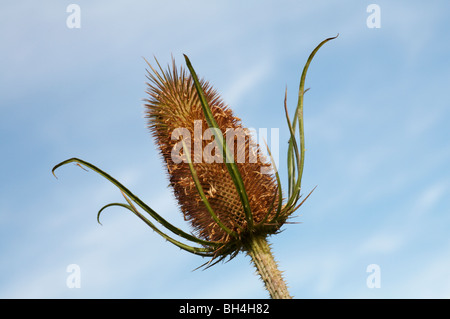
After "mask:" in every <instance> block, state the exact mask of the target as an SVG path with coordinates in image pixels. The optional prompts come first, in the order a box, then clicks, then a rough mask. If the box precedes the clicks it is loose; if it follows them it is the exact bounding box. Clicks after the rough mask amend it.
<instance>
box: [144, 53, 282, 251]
mask: <svg viewBox="0 0 450 319" xmlns="http://www.w3.org/2000/svg"><path fill="white" fill-rule="evenodd" d="M149 66H150V69H151V72H149V74H148V79H149V80H150V83H148V91H147V93H148V94H149V98H148V99H147V100H146V104H145V106H146V115H147V118H148V126H149V128H150V130H151V132H152V134H153V136H154V138H155V141H156V144H157V145H158V146H159V149H160V152H161V154H162V157H163V158H164V161H165V164H166V167H167V172H168V175H169V179H170V185H171V186H172V187H173V191H174V194H175V197H176V198H177V200H178V203H179V205H180V208H181V211H182V212H183V214H184V216H185V218H186V219H187V220H189V221H190V222H191V224H192V226H193V227H194V229H195V230H196V231H197V232H198V235H199V237H201V238H203V239H205V240H210V241H215V242H220V243H223V244H227V243H230V242H232V241H236V240H242V238H243V237H246V236H249V235H255V234H260V233H261V235H268V234H271V233H274V232H276V231H277V230H278V229H279V227H280V226H281V225H282V224H283V222H284V221H285V219H286V217H287V216H286V214H278V215H277V209H276V207H277V205H278V202H279V198H278V197H279V193H278V191H277V189H278V187H277V181H276V177H275V175H274V174H273V173H272V174H268V172H269V171H270V166H271V165H270V163H268V162H267V161H266V159H265V158H264V156H263V155H262V152H260V150H259V147H258V145H256V144H255V143H254V142H253V139H252V137H251V136H250V134H249V131H248V130H247V129H246V128H245V127H243V125H242V123H241V120H240V119H239V118H238V117H236V116H235V115H234V114H233V112H232V110H231V109H230V108H228V107H227V105H226V104H225V103H224V102H223V101H222V100H221V98H220V96H219V94H218V93H217V92H216V91H215V90H214V89H213V87H212V86H211V85H210V84H209V83H208V82H206V81H199V84H200V87H201V91H203V94H204V98H205V101H206V104H207V106H209V109H210V111H211V115H212V117H213V119H214V120H215V122H216V123H217V126H218V130H216V132H217V133H218V134H221V136H222V138H223V140H224V142H225V144H226V147H227V150H228V151H229V152H230V154H231V156H232V162H234V163H226V162H227V158H226V156H223V155H224V154H223V149H221V148H220V147H219V146H218V143H217V142H216V141H217V139H216V137H215V136H214V134H212V132H211V131H212V129H214V127H212V128H211V127H209V125H208V119H207V114H205V112H204V107H203V106H202V101H201V99H200V97H199V94H198V92H197V89H196V86H195V83H194V80H193V77H192V76H191V75H190V74H188V73H187V72H186V70H184V69H183V68H180V69H177V67H176V65H175V61H174V60H172V67H168V69H167V70H166V71H164V70H163V69H162V68H161V66H160V65H159V64H158V67H159V72H158V71H157V70H156V69H155V68H153V67H152V66H151V65H150V64H149ZM181 140H183V141H181ZM183 142H184V145H185V148H183V147H182V145H183ZM228 164H234V166H235V167H236V168H237V173H238V174H237V175H238V177H240V178H241V179H242V184H243V185H242V186H243V187H242V189H239V186H238V187H236V185H235V183H234V181H233V178H232V175H230V172H229V169H228V168H227V165H228ZM190 166H191V167H192V168H193V170H194V171H195V174H194V176H195V175H196V176H197V178H198V182H199V186H200V188H201V189H202V191H201V192H200V193H202V192H203V194H204V197H203V198H202V196H201V195H200V193H199V191H198V186H197V185H196V182H195V180H194V176H193V174H192V170H191V169H190ZM238 190H240V191H242V193H243V194H242V193H241V195H242V196H240V193H239V192H238ZM241 197H243V198H241ZM245 200H247V202H248V204H246V203H245ZM205 201H206V202H207V203H209V205H208V204H206V205H205ZM243 201H244V203H243ZM246 206H247V207H246ZM246 209H248V213H247V215H246ZM211 211H212V212H213V214H215V216H216V218H215V217H214V215H213V214H212V212H211ZM276 215H277V216H276ZM249 216H250V218H248V217H249ZM217 221H220V223H219V222H217Z"/></svg>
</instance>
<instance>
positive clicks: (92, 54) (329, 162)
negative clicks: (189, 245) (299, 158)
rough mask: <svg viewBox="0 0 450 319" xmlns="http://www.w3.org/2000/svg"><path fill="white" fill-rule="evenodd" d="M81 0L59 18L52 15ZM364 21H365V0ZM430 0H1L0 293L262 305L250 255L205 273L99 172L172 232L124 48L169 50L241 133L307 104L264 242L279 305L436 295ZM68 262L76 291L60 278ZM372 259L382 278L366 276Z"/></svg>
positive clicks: (135, 75)
mask: <svg viewBox="0 0 450 319" xmlns="http://www.w3.org/2000/svg"><path fill="white" fill-rule="evenodd" d="M71 3H76V4H78V5H79V6H80V8H81V16H80V17H81V28H79V29H69V28H68V27H67V25H66V19H67V17H68V16H69V13H67V12H66V8H67V6H68V5H69V4H71ZM371 3H376V4H378V5H379V7H380V9H381V11H380V12H381V14H380V18H381V27H380V28H368V27H367V24H366V19H367V17H368V16H369V14H370V13H368V12H366V8H367V6H368V5H369V4H371ZM449 9H450V5H449V4H448V2H446V1H433V2H432V3H427V4H425V3H424V2H423V1H395V3H393V2H392V1H376V2H370V1H339V2H337V1H281V2H280V1H276V2H275V1H246V2H245V4H244V3H242V2H238V1H165V2H161V1H147V2H145V3H144V1H116V2H114V4H113V3H111V2H107V1H95V3H92V2H90V1H76V2H75V1H72V2H71V1H39V2H37V1H16V2H14V3H8V4H6V3H4V4H2V10H0V21H2V24H1V25H2V27H1V28H0V39H1V42H0V43H1V47H2V50H1V53H0V55H1V59H0V67H1V72H0V114H1V117H0V143H1V146H2V156H1V157H0V163H1V168H2V169H1V179H0V187H1V191H0V238H1V241H0V297H2V298H266V297H267V296H268V295H267V293H266V292H265V290H264V289H263V285H262V283H261V282H260V280H259V278H258V277H257V276H255V274H254V269H253V268H252V266H251V265H250V260H249V258H248V256H245V255H243V254H241V255H239V256H238V257H237V258H236V259H234V260H232V261H231V262H229V263H224V264H219V265H216V266H214V267H213V268H210V269H208V270H205V271H203V270H196V271H192V270H193V269H195V268H196V267H197V266H199V265H200V264H202V263H203V262H205V260H203V259H201V258H200V257H198V256H194V255H191V254H189V253H186V252H183V251H180V250H179V249H178V248H176V247H174V246H172V245H171V244H169V243H168V242H165V241H164V240H163V239H162V238H161V237H159V236H158V235H157V234H155V233H154V232H153V231H151V230H150V229H149V228H148V227H146V225H144V224H143V223H142V222H141V221H140V220H138V219H137V218H135V216H132V215H131V214H129V213H127V212H126V211H123V210H120V209H118V208H117V209H111V210H110V211H108V212H106V213H105V214H104V216H103V219H102V222H103V226H101V225H98V224H97V222H96V213H97V211H98V209H99V208H100V207H102V206H103V205H105V204H107V203H109V202H117V201H121V195H120V192H118V190H117V189H115V188H114V187H113V186H112V185H110V184H109V183H108V182H107V181H105V180H104V179H102V178H101V177H100V176H98V175H96V174H95V173H93V172H85V171H83V170H81V169H79V168H77V167H76V166H73V165H69V166H66V167H63V168H61V169H60V170H59V171H58V172H57V175H58V178H59V179H58V180H57V179H55V178H54V177H53V176H52V174H51V172H50V171H51V168H52V167H53V166H54V165H55V164H57V163H58V162H60V161H62V160H65V159H67V158H70V157H74V156H76V157H79V158H82V159H84V160H87V161H89V162H92V163H93V164H95V165H97V166H99V167H101V168H102V169H104V170H105V171H107V172H109V173H110V174H111V175H113V176H115V177H116V178H117V179H119V180H120V181H122V182H123V183H124V184H125V185H127V186H128V187H129V189H131V190H132V191H133V192H134V193H135V194H137V195H138V196H139V197H140V198H141V199H143V200H144V201H145V202H147V203H148V204H149V205H150V206H151V207H152V208H153V209H155V210H156V211H157V212H158V213H159V214H161V215H163V216H164V217H165V218H166V219H168V220H170V221H171V222H172V223H174V224H176V225H177V226H178V227H180V228H183V229H185V230H187V231H189V225H188V224H187V223H186V222H185V221H184V220H183V218H182V216H181V213H180V212H179V210H178V208H177V206H176V203H175V201H174V198H173V196H172V193H171V190H170V189H169V188H168V180H167V176H166V173H165V171H164V167H163V165H162V160H161V159H160V157H159V155H158V151H157V149H156V148H155V145H154V144H153V140H152V138H151V136H150V134H149V132H148V130H147V128H146V120H145V118H144V109H143V105H142V103H143V102H142V99H143V98H145V97H146V96H145V81H146V78H145V68H146V64H145V62H144V60H143V58H142V57H145V58H147V59H149V60H151V59H152V58H153V56H156V57H157V58H158V60H159V61H160V62H161V63H162V64H166V63H168V62H170V59H171V55H173V56H174V58H175V59H176V61H177V62H178V64H182V63H183V56H182V54H183V53H185V54H187V55H188V56H189V57H190V59H191V62H192V63H193V65H194V67H195V69H196V71H197V73H198V74H199V75H200V76H202V77H205V78H206V79H208V80H209V81H210V82H211V83H212V84H213V85H214V87H215V88H217V89H218V91H219V92H220V93H221V94H222V97H223V99H224V100H225V101H226V102H227V103H228V104H229V105H230V107H231V108H232V109H233V110H234V111H235V113H236V115H238V116H239V117H240V118H241V119H242V121H243V123H244V125H246V126H247V127H254V128H279V129H280V140H281V145H280V168H279V169H280V172H281V173H282V178H283V180H284V181H285V177H286V175H285V165H284V163H285V159H286V158H285V143H284V142H283V141H287V136H288V135H287V134H288V129H287V127H286V124H285V119H284V114H283V104H282V103H283V95H284V89H285V87H286V86H287V87H288V105H289V108H290V109H291V110H292V109H293V108H294V107H295V104H296V95H297V88H298V82H299V78H300V73H301V70H302V68H303V65H304V63H305V62H306V59H307V57H308V55H309V53H310V52H311V51H312V49H313V48H314V47H315V46H316V45H317V44H318V43H319V42H320V41H322V40H323V39H325V38H327V37H331V36H335V35H336V34H337V33H339V34H340V35H339V38H338V39H336V40H334V41H332V42H329V43H327V44H326V45H325V46H324V47H323V48H322V49H321V50H320V51H319V53H318V54H317V55H316V57H315V59H314V61H313V63H312V64H311V67H310V69H309V73H308V77H307V83H306V87H310V88H311V89H310V91H309V92H308V93H307V94H306V96H305V115H304V118H305V134H306V148H307V152H306V161H305V171H304V177H303V187H304V193H306V192H309V191H310V190H311V189H312V188H313V187H315V186H317V188H316V190H315V191H314V193H313V195H312V196H311V197H310V198H309V199H308V201H307V202H306V203H305V204H304V205H303V206H302V208H301V209H300V210H299V211H298V212H297V214H298V217H297V218H296V219H295V220H296V221H299V222H301V223H300V224H293V225H287V226H286V227H285V228H284V231H283V232H282V233H281V234H279V235H276V236H273V237H271V238H270V242H271V243H272V248H273V251H274V254H275V256H276V259H277V260H278V262H279V265H280V269H281V270H283V271H284V276H285V278H286V280H287V282H288V284H289V287H290V291H291V293H292V295H294V297H296V298H449V297H450V254H449V251H450V237H449V236H448V234H449V231H450V214H449V212H450V200H449V198H450V196H449V193H450V170H449V168H448V164H449V163H450V134H449V133H450V132H449V128H448V122H449V120H450V105H449V102H448V101H449V99H448V87H449V82H450V62H449V53H450V33H449V30H450V25H449V24H450V23H449V19H448V12H450V10H449ZM70 264H77V265H79V267H80V270H81V276H80V283H81V287H80V288H72V289H70V288H68V286H67V285H66V279H67V277H68V276H69V275H70V274H69V273H68V272H67V271H66V269H67V266H68V265H70ZM371 264H376V265H379V267H380V283H381V286H380V288H368V286H367V284H366V279H367V277H368V276H369V275H370V273H368V272H366V269H367V266H369V265H371Z"/></svg>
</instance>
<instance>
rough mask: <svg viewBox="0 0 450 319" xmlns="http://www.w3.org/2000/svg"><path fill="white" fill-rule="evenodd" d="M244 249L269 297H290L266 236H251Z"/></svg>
mask: <svg viewBox="0 0 450 319" xmlns="http://www.w3.org/2000/svg"><path fill="white" fill-rule="evenodd" d="M245 249H246V250H247V254H248V255H249V256H250V257H251V258H252V262H253V264H254V265H255V267H256V270H257V273H258V274H259V276H260V277H261V279H262V281H263V282H264V285H265V287H266V289H267V291H268V292H269V294H270V297H271V298H272V299H292V296H291V295H290V294H289V291H288V288H287V286H286V282H285V281H284V279H283V276H282V274H281V271H280V270H279V269H278V267H277V266H278V265H277V263H276V261H275V259H274V257H273V254H272V252H271V250H270V246H269V243H268V242H267V239H266V237H263V236H253V237H251V238H250V239H249V240H248V241H247V242H246V244H245Z"/></svg>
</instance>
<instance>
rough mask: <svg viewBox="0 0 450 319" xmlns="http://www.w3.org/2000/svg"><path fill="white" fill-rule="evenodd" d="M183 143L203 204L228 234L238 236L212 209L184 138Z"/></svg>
mask: <svg viewBox="0 0 450 319" xmlns="http://www.w3.org/2000/svg"><path fill="white" fill-rule="evenodd" d="M181 143H182V144H183V151H184V153H185V154H186V158H187V162H188V164H189V170H190V171H191V175H192V179H193V180H194V183H195V187H196V188H197V191H198V194H199V195H200V197H201V199H202V201H203V204H204V205H205V207H206V209H207V210H208V212H209V213H210V215H211V217H212V219H214V221H215V222H216V223H217V224H218V225H219V227H220V228H222V229H223V230H224V231H225V232H226V233H227V234H229V235H231V236H233V237H236V236H237V235H236V233H235V232H234V231H232V230H230V229H229V228H228V227H227V226H225V225H224V224H223V223H222V222H221V221H220V219H219V218H218V217H217V215H216V213H215V212H214V210H213V209H212V207H211V205H210V204H209V201H208V199H207V198H206V195H205V192H204V191H203V187H202V185H201V184H200V180H199V179H198V175H197V171H196V170H195V168H194V164H192V160H191V154H190V152H189V149H188V148H187V146H186V143H185V142H184V139H181Z"/></svg>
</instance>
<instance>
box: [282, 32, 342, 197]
mask: <svg viewBox="0 0 450 319" xmlns="http://www.w3.org/2000/svg"><path fill="white" fill-rule="evenodd" d="M338 36H339V34H338V35H336V36H335V37H332V38H328V39H325V40H323V41H322V42H320V43H319V45H318V46H317V47H316V48H315V49H314V50H313V51H312V52H311V54H310V55H309V57H308V60H307V61H306V64H305V66H304V67H303V72H302V75H301V78H300V85H299V92H298V102H297V108H296V110H295V114H294V118H293V120H292V124H290V125H289V130H290V134H291V137H290V139H289V147H288V154H287V159H288V183H289V199H288V203H290V204H293V203H296V202H297V201H298V199H299V194H300V190H301V180H302V175H303V166H304V162H305V134H304V125H303V95H304V94H305V92H306V91H307V90H305V80H306V73H307V72H308V68H309V65H310V64H311V61H312V60H313V58H314V56H315V55H316V53H317V51H319V49H320V48H321V47H322V46H323V45H324V44H325V43H327V42H328V41H330V40H333V39H336V38H337V37H338ZM286 115H287V112H286ZM297 120H298V128H299V135H300V160H299V161H297V168H295V166H294V153H293V150H294V149H295V148H296V146H295V144H296V141H295V128H296V124H297ZM289 123H290V120H289ZM295 152H296V154H295V156H296V157H297V158H298V150H295ZM295 170H297V178H295V175H294V174H295ZM308 196H309V195H308Z"/></svg>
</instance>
